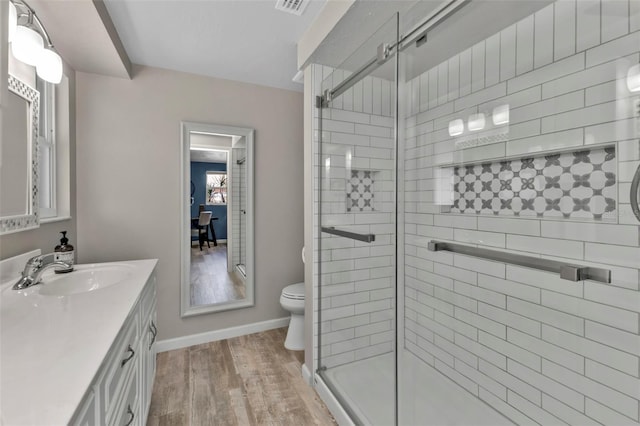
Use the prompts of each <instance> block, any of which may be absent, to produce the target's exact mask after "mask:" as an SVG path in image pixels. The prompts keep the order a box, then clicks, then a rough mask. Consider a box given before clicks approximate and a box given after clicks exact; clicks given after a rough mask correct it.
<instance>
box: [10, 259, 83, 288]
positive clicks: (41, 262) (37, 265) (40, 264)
mask: <svg viewBox="0 0 640 426" xmlns="http://www.w3.org/2000/svg"><path fill="white" fill-rule="evenodd" d="M55 267H60V268H61V269H69V268H71V265H69V264H68V263H66V262H62V261H59V260H55V255H54V253H49V254H44V255H41V256H34V257H32V258H31V259H29V260H28V261H27V264H26V265H25V267H24V270H23V271H22V277H20V279H19V280H18V282H17V283H15V284H14V285H13V289H14V290H22V289H25V288H27V287H31V286H32V285H36V284H38V283H39V282H40V280H41V278H42V274H43V273H44V271H46V270H47V269H50V268H55Z"/></svg>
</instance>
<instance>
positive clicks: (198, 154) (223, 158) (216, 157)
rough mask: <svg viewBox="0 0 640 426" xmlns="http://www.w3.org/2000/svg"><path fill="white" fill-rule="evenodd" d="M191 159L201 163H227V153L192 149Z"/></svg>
mask: <svg viewBox="0 0 640 426" xmlns="http://www.w3.org/2000/svg"><path fill="white" fill-rule="evenodd" d="M189 153H190V154H191V161H197V162H200V163H226V162H227V153H226V152H224V151H196V150H193V149H192V150H190V151H189Z"/></svg>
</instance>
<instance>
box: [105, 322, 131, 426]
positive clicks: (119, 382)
mask: <svg viewBox="0 0 640 426" xmlns="http://www.w3.org/2000/svg"><path fill="white" fill-rule="evenodd" d="M138 315H139V314H138V313H137V312H136V313H135V315H133V316H132V317H131V320H130V322H129V325H128V326H127V328H126V331H125V332H124V333H122V335H123V338H122V339H120V340H119V341H118V343H116V345H115V346H114V347H115V350H114V351H113V353H112V354H111V357H110V361H109V362H108V363H107V365H108V370H107V373H106V375H105V377H104V380H103V381H102V383H101V384H100V386H101V389H100V395H101V397H102V407H103V413H105V414H106V420H107V423H109V424H110V423H111V420H112V418H113V412H114V410H115V404H116V403H117V401H116V400H117V395H120V394H121V393H122V388H123V386H124V385H125V380H126V378H127V377H128V376H129V372H130V371H131V370H137V369H138V363H139V361H140V354H139V351H140V345H139V344H138V342H139V335H140V333H139V316H138Z"/></svg>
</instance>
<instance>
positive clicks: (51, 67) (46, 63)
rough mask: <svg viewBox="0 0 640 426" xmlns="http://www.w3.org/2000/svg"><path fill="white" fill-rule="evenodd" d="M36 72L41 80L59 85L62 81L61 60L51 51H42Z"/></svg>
mask: <svg viewBox="0 0 640 426" xmlns="http://www.w3.org/2000/svg"><path fill="white" fill-rule="evenodd" d="M36 72H37V73H38V75H39V76H40V78H41V79H43V80H45V81H48V82H49V83H54V84H59V83H60V82H61V81H62V58H60V56H59V55H58V54H57V53H56V52H54V51H53V50H49V49H43V50H42V54H41V55H40V59H39V60H38V64H37V65H36Z"/></svg>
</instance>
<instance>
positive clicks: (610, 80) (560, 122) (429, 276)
mask: <svg viewBox="0 0 640 426" xmlns="http://www.w3.org/2000/svg"><path fill="white" fill-rule="evenodd" d="M423 3H424V2H423ZM637 5H638V2H637V1H633V0H632V1H630V2H629V1H602V2H600V1H587V0H579V1H577V2H576V1H557V2H522V1H501V2H467V3H466V4H465V5H464V7H462V8H460V9H459V10H458V11H457V12H456V13H455V14H454V15H451V16H450V19H447V20H446V22H443V23H442V24H441V25H438V26H437V27H435V28H433V29H430V30H428V31H426V32H425V33H423V34H421V35H420V36H419V37H417V38H416V39H414V40H413V42H412V43H403V47H404V49H403V50H402V52H401V54H400V55H401V58H400V62H401V68H402V69H403V70H404V71H403V75H402V76H401V78H400V80H401V81H402V83H401V84H402V86H401V87H402V89H401V96H403V97H402V98H401V101H400V102H401V105H402V107H403V109H404V115H403V116H401V119H400V123H402V124H401V126H403V127H404V129H403V130H404V132H405V135H406V137H405V138H404V145H405V146H404V165H405V171H404V176H403V177H402V178H401V179H403V180H404V182H405V192H404V197H405V200H406V201H405V202H404V203H403V204H404V209H405V214H404V222H405V223H404V229H405V232H404V240H405V247H404V250H405V257H404V259H403V260H401V262H402V261H404V265H405V266H404V275H405V277H404V278H405V289H404V294H405V296H404V312H400V313H399V316H400V315H401V316H403V317H404V321H405V330H404V340H401V341H399V342H398V347H399V354H398V358H399V360H401V363H400V367H399V375H398V377H399V387H398V388H399V397H398V412H399V423H400V424H422V425H442V424H474V425H499V424H543V425H555V424H572V425H586V424H607V425H631V424H638V421H639V420H640V412H639V411H638V409H639V406H640V393H639V392H638V390H639V389H640V387H639V386H640V385H639V383H640V382H639V381H638V377H639V370H638V366H639V365H640V364H638V362H639V361H640V360H639V358H638V355H639V354H640V325H639V324H640V323H639V314H640V291H639V289H640V282H639V281H640V280H639V277H640V275H639V274H640V269H639V268H640V244H639V241H640V240H639V239H638V237H639V232H640V227H639V226H638V221H637V220H636V218H635V216H634V214H633V213H632V210H633V207H632V203H633V196H634V190H633V176H634V173H635V170H636V169H637V168H638V167H639V166H640V142H639V140H638V139H639V137H640V108H639V107H640V65H639V59H640V8H638V6H637ZM630 192H631V194H630ZM635 195H637V189H636V190H635Z"/></svg>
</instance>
